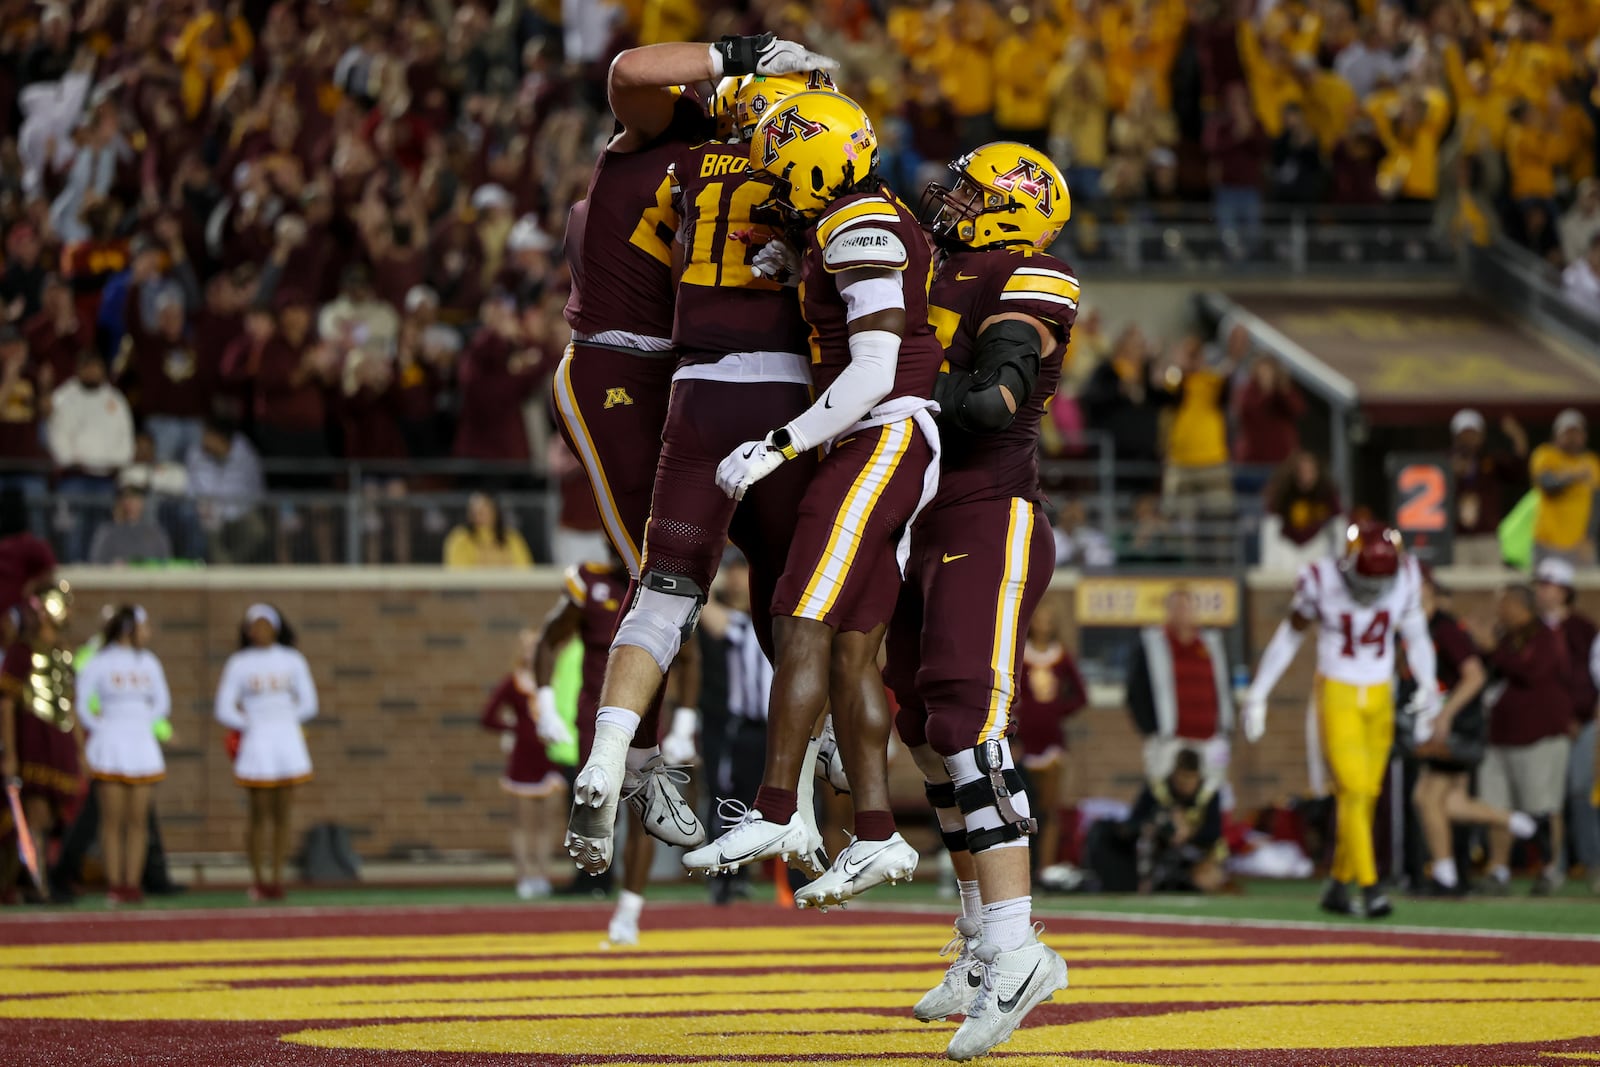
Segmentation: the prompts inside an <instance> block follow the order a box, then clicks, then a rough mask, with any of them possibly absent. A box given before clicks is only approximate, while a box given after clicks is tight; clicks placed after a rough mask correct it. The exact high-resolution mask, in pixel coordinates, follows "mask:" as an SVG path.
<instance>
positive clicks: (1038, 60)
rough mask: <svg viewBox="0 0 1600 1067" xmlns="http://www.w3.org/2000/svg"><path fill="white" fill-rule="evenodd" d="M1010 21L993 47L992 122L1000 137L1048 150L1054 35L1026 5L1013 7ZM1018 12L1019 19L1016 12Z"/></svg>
mask: <svg viewBox="0 0 1600 1067" xmlns="http://www.w3.org/2000/svg"><path fill="white" fill-rule="evenodd" d="M1013 11H1014V13H1015V14H1014V15H1013V18H1012V25H1011V26H1010V27H1008V29H1007V31H1006V32H1005V33H1004V34H1003V35H1002V36H1001V38H1000V42H999V44H997V45H996V46H995V50H994V123H995V127H996V133H997V134H998V136H999V137H1000V138H1001V139H1002V140H1006V141H1021V142H1022V143H1023V144H1027V145H1032V146H1033V147H1034V148H1037V149H1039V150H1040V151H1041V152H1043V151H1046V150H1048V148H1049V143H1048V132H1049V127H1050V102H1051V77H1050V75H1051V69H1052V68H1053V66H1054V63H1053V61H1052V57H1053V56H1054V55H1055V49H1054V47H1053V45H1054V35H1053V34H1052V33H1051V32H1050V31H1049V29H1048V28H1047V27H1044V26H1042V25H1040V22H1039V20H1037V19H1033V18H1030V17H1029V16H1028V10H1027V8H1022V7H1018V8H1014V9H1013ZM1018 15H1020V16H1021V20H1020V21H1019V20H1018V18H1017V16H1018Z"/></svg>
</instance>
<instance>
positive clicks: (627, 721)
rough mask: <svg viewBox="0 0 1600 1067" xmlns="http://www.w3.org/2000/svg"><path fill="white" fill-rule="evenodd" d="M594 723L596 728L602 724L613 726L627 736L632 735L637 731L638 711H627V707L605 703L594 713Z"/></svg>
mask: <svg viewBox="0 0 1600 1067" xmlns="http://www.w3.org/2000/svg"><path fill="white" fill-rule="evenodd" d="M594 725H595V728H596V729H599V728H600V727H602V726H615V727H616V728H617V729H619V730H621V731H622V732H623V733H625V734H627V735H628V736H629V737H632V736H633V735H634V734H635V733H637V732H638V731H639V713H638V712H637V711H629V710H628V709H627V708H619V707H616V706H615V705H607V706H606V707H603V708H601V709H600V710H599V711H598V712H596V713H595V717H594Z"/></svg>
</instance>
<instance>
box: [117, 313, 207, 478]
mask: <svg viewBox="0 0 1600 1067" xmlns="http://www.w3.org/2000/svg"><path fill="white" fill-rule="evenodd" d="M129 295H130V300H129V305H130V306H129V308H128V333H127V340H126V341H125V342H124V345H123V350H124V352H125V353H126V355H127V363H126V366H125V368H124V370H123V375H124V388H125V389H131V390H132V391H133V395H135V396H136V398H137V399H136V400H135V401H134V412H135V413H136V414H138V415H139V416H140V417H141V418H142V419H143V420H144V425H145V428H146V429H148V430H149V431H150V436H151V437H152V438H153V439H154V441H155V444H156V457H157V458H158V459H159V460H160V461H161V462H163V463H177V462H179V461H180V460H182V459H183V457H184V456H186V455H188V453H189V447H190V446H191V445H193V444H196V443H198V442H199V440H200V429H201V426H202V425H203V424H204V422H205V417H206V416H207V415H209V414H210V407H211V393H212V388H213V381H214V379H215V373H216V367H215V366H214V365H210V366H208V365H206V364H203V363H202V362H201V361H200V354H199V350H198V349H197V348H196V347H195V344H194V338H193V336H192V335H191V334H190V332H189V325H188V320H187V318H186V316H185V313H184V306H183V296H182V294H181V293H180V292H179V291H178V290H177V289H176V288H175V287H172V286H166V287H163V288H162V289H161V291H160V292H159V293H158V294H157V295H156V297H155V312H156V317H155V323H154V324H153V325H147V324H146V323H145V322H144V321H143V319H144V315H143V313H142V312H141V311H140V310H139V307H138V290H133V291H131V292H130V294H129Z"/></svg>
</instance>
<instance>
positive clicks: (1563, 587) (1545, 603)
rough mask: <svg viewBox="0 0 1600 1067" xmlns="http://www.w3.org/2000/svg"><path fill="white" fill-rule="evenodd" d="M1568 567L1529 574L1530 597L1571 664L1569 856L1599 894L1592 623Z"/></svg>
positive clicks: (1544, 566)
mask: <svg viewBox="0 0 1600 1067" xmlns="http://www.w3.org/2000/svg"><path fill="white" fill-rule="evenodd" d="M1574 578H1575V575H1574V573H1573V570H1572V564H1570V563H1568V562H1567V561H1566V560H1564V559H1557V558H1555V557H1551V558H1548V559H1544V560H1541V561H1540V563H1539V566H1538V569H1537V570H1535V571H1534V579H1535V584H1534V587H1533V592H1534V596H1535V597H1537V598H1538V601H1539V615H1540V617H1541V618H1542V619H1544V621H1545V623H1546V624H1547V625H1548V626H1549V627H1550V628H1551V629H1552V630H1554V631H1555V632H1556V634H1557V635H1558V636H1560V638H1561V639H1562V642H1563V643H1564V644H1565V645H1566V648H1567V662H1568V663H1569V664H1570V665H1571V673H1570V675H1569V678H1568V680H1569V682H1570V683H1571V688H1572V720H1573V721H1572V726H1571V727H1570V730H1569V732H1570V733H1571V734H1572V741H1573V744H1572V756H1571V760H1570V763H1569V768H1568V773H1567V809H1568V811H1569V812H1570V813H1571V818H1572V851H1573V853H1574V858H1575V859H1576V860H1577V862H1579V863H1581V864H1582V865H1583V867H1584V869H1585V870H1586V871H1587V872H1588V873H1589V879H1590V888H1591V889H1594V890H1596V891H1600V814H1597V813H1596V811H1595V806H1594V778H1595V774H1594V767H1595V759H1594V758H1595V747H1596V746H1595V729H1596V727H1595V704H1596V702H1597V701H1600V692H1597V691H1596V688H1595V680H1594V673H1593V663H1594V653H1595V642H1596V637H1597V636H1600V631H1597V630H1596V628H1595V624H1594V621H1593V620H1592V619H1590V618H1589V617H1588V616H1587V615H1585V614H1583V613H1582V612H1580V611H1579V610H1578V609H1577V600H1578V593H1577V590H1576V589H1574V588H1573V581H1574Z"/></svg>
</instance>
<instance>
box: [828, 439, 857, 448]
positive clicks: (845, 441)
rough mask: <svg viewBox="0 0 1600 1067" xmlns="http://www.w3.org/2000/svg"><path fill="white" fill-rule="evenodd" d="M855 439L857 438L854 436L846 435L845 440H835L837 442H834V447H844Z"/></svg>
mask: <svg viewBox="0 0 1600 1067" xmlns="http://www.w3.org/2000/svg"><path fill="white" fill-rule="evenodd" d="M854 440H855V438H854V437H846V438H845V439H844V440H843V441H835V442H834V444H833V447H834V448H841V447H843V446H844V445H847V444H849V443H850V442H851V441H854Z"/></svg>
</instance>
